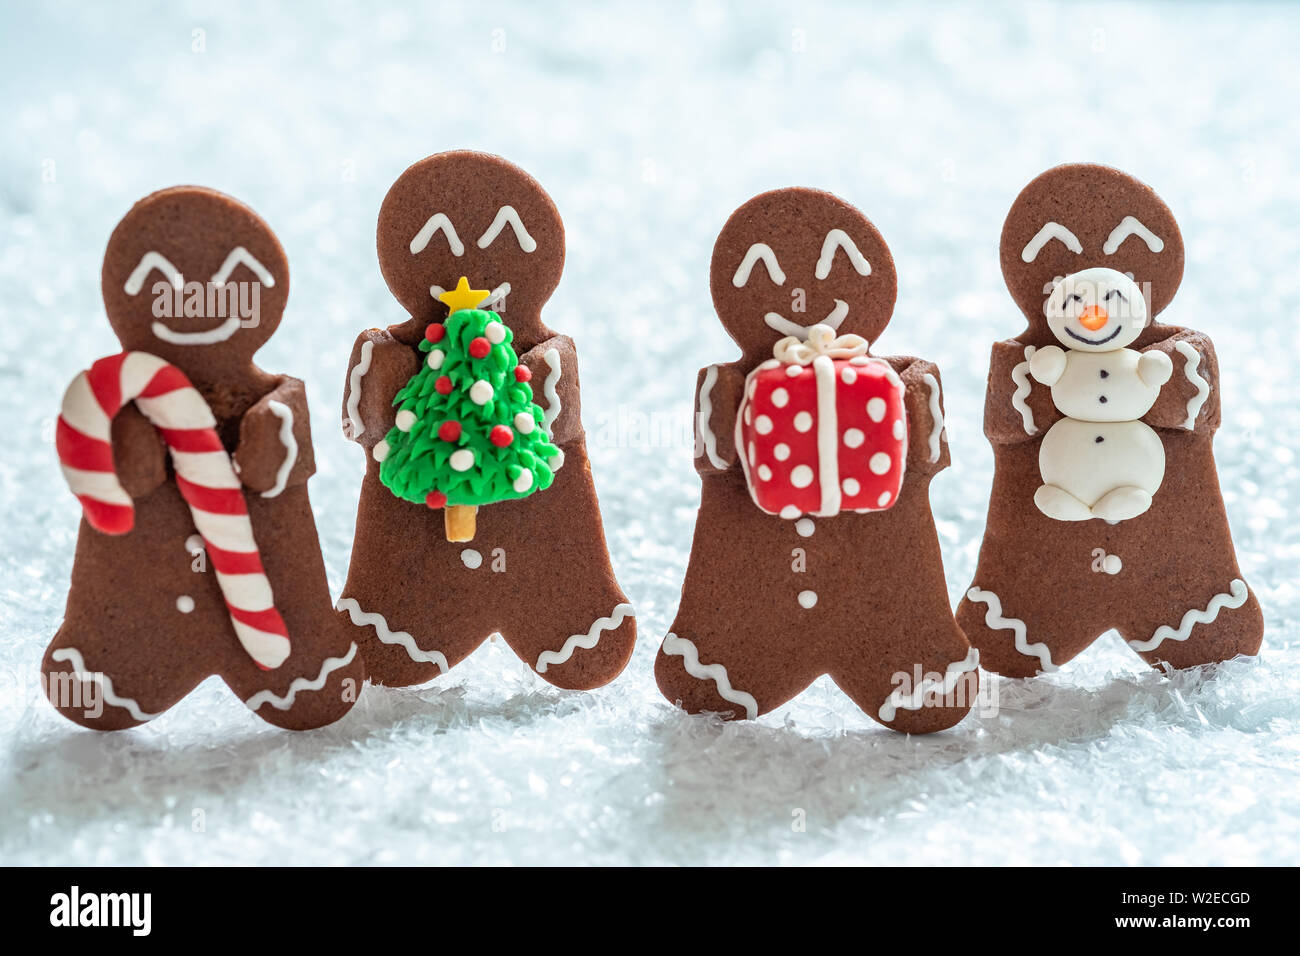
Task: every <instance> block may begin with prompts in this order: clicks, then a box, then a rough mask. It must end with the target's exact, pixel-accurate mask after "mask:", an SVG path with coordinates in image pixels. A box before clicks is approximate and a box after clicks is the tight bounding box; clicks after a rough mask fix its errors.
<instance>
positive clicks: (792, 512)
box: [781, 505, 799, 519]
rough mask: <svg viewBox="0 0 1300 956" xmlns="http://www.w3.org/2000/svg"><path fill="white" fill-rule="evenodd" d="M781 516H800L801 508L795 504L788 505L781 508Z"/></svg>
mask: <svg viewBox="0 0 1300 956" xmlns="http://www.w3.org/2000/svg"><path fill="white" fill-rule="evenodd" d="M781 517H782V518H787V519H789V518H797V517H799V509H798V508H796V507H795V506H794V505H786V506H785V507H784V508H782V509H781Z"/></svg>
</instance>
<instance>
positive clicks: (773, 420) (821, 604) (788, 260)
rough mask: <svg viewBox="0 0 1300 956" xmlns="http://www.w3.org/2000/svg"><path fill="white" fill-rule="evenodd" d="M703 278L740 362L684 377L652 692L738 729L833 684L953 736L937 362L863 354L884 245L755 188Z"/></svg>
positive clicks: (971, 682)
mask: <svg viewBox="0 0 1300 956" xmlns="http://www.w3.org/2000/svg"><path fill="white" fill-rule="evenodd" d="M711 285H712V291H713V302H714V307H715V308H716V310H717V313H718V318H719V320H720V321H721V322H722V324H723V327H724V328H726V330H727V332H728V333H729V334H730V335H731V337H732V338H733V339H735V341H736V343H737V344H738V345H739V346H740V348H741V351H742V353H743V354H742V356H741V358H740V359H739V360H738V361H735V362H731V363H729V364H724V365H711V366H709V367H708V368H705V369H703V370H702V371H701V372H700V374H699V377H698V379H697V381H696V423H697V432H698V434H697V455H696V459H695V466H696V470H697V471H699V473H700V476H701V479H702V482H703V491H702V497H701V502H700V513H699V517H698V519H697V521H696V525H695V540H694V543H693V545H692V547H691V558H690V564H689V567H688V568H687V572H686V580H685V583H684V584H683V586H682V599H681V605H680V607H679V609H678V612H677V617H676V620H675V621H674V622H673V625H672V632H671V633H670V634H669V635H668V636H667V637H666V638H665V639H664V642H663V646H662V648H661V650H660V652H659V656H658V658H657V659H656V662H655V675H656V678H657V679H658V682H659V688H660V690H661V691H662V692H663V693H664V695H665V696H666V697H667V698H668V699H669V700H672V701H676V702H679V703H680V704H681V705H682V706H683V707H685V708H686V709H687V710H689V711H692V712H699V711H710V712H717V713H721V714H725V715H728V716H731V717H750V718H753V717H757V716H758V715H759V714H763V713H766V712H767V711H769V710H771V709H773V708H774V707H777V706H778V705H780V704H782V703H784V702H785V701H787V700H789V699H790V698H792V697H793V696H795V695H796V694H798V693H799V692H800V691H802V690H803V689H804V688H805V687H807V686H808V685H809V684H810V683H811V682H812V681H814V680H815V679H816V678H818V677H819V676H821V675H822V674H830V676H831V677H832V678H833V679H834V681H835V682H836V684H838V685H839V686H840V688H842V689H843V690H844V691H845V693H847V694H848V695H849V696H850V697H851V698H852V699H853V700H854V701H855V702H856V703H857V704H858V706H859V707H861V708H862V709H863V710H864V711H866V712H867V713H868V714H869V715H870V716H871V717H873V718H874V719H875V720H877V721H879V722H880V723H882V724H885V725H886V726H889V727H892V728H894V729H896V730H901V731H907V732H914V733H924V732H929V731H936V730H942V729H944V728H946V727H950V726H952V725H953V724H955V723H957V722H958V721H959V720H961V718H962V717H963V716H964V715H965V714H966V712H967V711H968V710H969V708H970V706H971V705H972V704H973V703H974V701H975V694H976V690H977V687H978V671H977V664H978V658H979V655H978V654H977V653H976V652H975V651H974V650H972V648H971V647H970V645H969V644H968V643H967V641H966V638H965V637H964V636H963V635H962V633H961V630H960V629H959V628H958V627H957V625H956V623H955V622H954V620H953V615H952V610H951V608H950V607H949V604H948V594H947V590H946V588H945V585H944V575H943V564H942V559H941V557H940V554H939V541H938V537H937V535H936V534H935V529H934V519H933V517H932V515H931V513H930V501H929V485H930V480H931V478H933V477H934V475H935V474H936V473H938V472H939V471H940V470H941V469H943V468H945V467H947V465H948V463H949V457H948V444H947V441H946V438H945V433H944V421H943V400H942V391H941V386H940V382H939V372H938V369H937V368H936V367H935V366H934V365H932V364H931V363H929V362H926V361H923V360H921V359H916V358H909V357H889V358H878V357H876V356H873V355H872V354H871V344H872V343H873V342H874V341H875V340H876V338H877V337H878V336H879V335H880V333H881V332H883V331H884V329H885V326H886V325H887V324H888V322H889V320H890V316H891V314H892V313H893V309H894V301H895V298H896V295H897V276H896V273H895V271H894V262H893V258H892V257H891V256H890V253H889V249H888V247H887V246H886V245H885V242H884V239H883V238H882V237H881V235H880V233H879V232H877V230H876V228H875V227H874V226H873V225H872V224H871V223H870V222H869V221H868V220H867V219H866V217H865V216H863V215H862V213H860V212H859V211H858V210H856V209H854V208H853V207H852V206H850V205H848V204H847V203H845V202H844V201H842V200H840V199H838V198H837V197H835V196H832V195H830V194H829V193H825V192H818V191H815V190H811V189H781V190H777V191H774V192H769V193H764V194H762V195H760V196H757V197H755V198H754V199H751V200H750V201H749V202H747V203H745V204H744V205H743V206H741V207H740V208H739V209H738V210H736V212H735V213H733V214H732V216H731V218H730V219H729V220H728V221H727V223H726V225H725V226H724V227H723V229H722V233H721V235H720V236H719V237H718V240H717V243H716V245H715V246H714V250H713V264H712V269H711Z"/></svg>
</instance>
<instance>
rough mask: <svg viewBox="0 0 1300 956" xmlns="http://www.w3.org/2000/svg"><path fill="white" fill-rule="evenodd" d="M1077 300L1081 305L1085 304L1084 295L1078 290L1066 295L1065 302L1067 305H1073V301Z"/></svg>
mask: <svg viewBox="0 0 1300 956" xmlns="http://www.w3.org/2000/svg"><path fill="white" fill-rule="evenodd" d="M1075 302H1078V303H1079V304H1080V305H1082V304H1083V296H1081V295H1079V293H1077V292H1071V293H1070V294H1069V295H1067V296H1066V297H1065V304H1066V305H1071V304H1072V303H1075Z"/></svg>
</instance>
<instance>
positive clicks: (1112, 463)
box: [1029, 268, 1173, 522]
mask: <svg viewBox="0 0 1300 956" xmlns="http://www.w3.org/2000/svg"><path fill="white" fill-rule="evenodd" d="M1043 312H1044V314H1045V315H1046V317H1047V325H1048V327H1049V328H1050V329H1051V331H1052V334H1053V335H1055V336H1056V339H1057V341H1059V342H1060V343H1061V344H1062V345H1064V346H1066V348H1064V349H1062V348H1060V347H1058V346H1055V345H1049V346H1045V347H1044V348H1042V349H1039V350H1037V351H1036V352H1034V354H1033V355H1032V356H1031V357H1030V360H1029V373H1030V374H1031V375H1032V376H1033V377H1034V378H1035V379H1036V380H1037V381H1039V382H1042V383H1043V384H1044V385H1047V386H1050V387H1051V390H1052V403H1053V404H1054V405H1055V406H1056V408H1057V410H1058V411H1059V412H1060V413H1061V414H1062V415H1064V416H1066V417H1065V418H1062V419H1061V420H1060V421H1058V422H1057V423H1056V424H1054V425H1053V426H1052V427H1051V429H1050V430H1049V431H1048V433H1047V435H1046V436H1045V437H1044V438H1043V442H1042V445H1041V446H1040V447H1039V451H1038V467H1039V471H1040V473H1041V474H1042V478H1043V485H1042V487H1040V488H1039V489H1038V490H1037V491H1036V492H1035V493H1034V504H1036V505H1037V506H1038V510H1040V511H1041V512H1043V514H1045V515H1047V516H1048V517H1049V518H1055V519H1056V520H1057V521H1087V520H1088V519H1090V518H1103V519H1105V520H1107V521H1110V522H1117V521H1123V520H1125V519H1127V518H1135V517H1137V516H1138V515H1140V514H1142V513H1143V512H1144V511H1146V510H1147V509H1148V508H1150V507H1151V498H1152V495H1154V494H1155V493H1156V491H1158V490H1159V488H1160V483H1161V481H1163V480H1164V474H1165V449H1164V445H1163V444H1162V443H1161V441H1160V437H1159V436H1158V435H1157V434H1156V433H1155V431H1154V430H1153V429H1152V428H1151V426H1149V425H1147V424H1146V423H1145V422H1142V421H1139V420H1138V419H1140V418H1141V417H1142V416H1143V415H1145V414H1146V413H1147V412H1148V411H1150V410H1151V406H1152V405H1154V404H1155V402H1156V399H1157V398H1158V397H1159V396H1160V386H1161V385H1163V384H1164V383H1165V382H1167V381H1169V376H1170V375H1171V374H1172V373H1173V362H1171V361H1170V359H1169V356H1168V355H1166V354H1165V353H1164V352H1159V351H1147V352H1139V351H1137V350H1135V349H1131V348H1128V347H1127V346H1128V345H1130V344H1131V343H1132V342H1133V341H1135V340H1136V339H1137V337H1138V336H1139V335H1141V334H1142V330H1143V329H1144V328H1146V325H1147V307H1146V300H1145V299H1144V298H1143V297H1142V291H1141V289H1139V288H1138V285H1137V283H1136V282H1134V281H1133V279H1132V278H1130V277H1129V276H1127V275H1125V274H1124V273H1122V272H1117V271H1116V270H1114V269H1107V268H1092V269H1084V270H1083V271H1081V272H1076V273H1073V274H1072V275H1068V276H1065V277H1064V278H1062V279H1061V280H1060V281H1059V282H1057V283H1056V285H1055V287H1054V288H1053V289H1052V293H1051V295H1050V296H1048V299H1047V302H1046V304H1045V305H1044V307H1043Z"/></svg>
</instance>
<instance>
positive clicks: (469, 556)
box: [460, 548, 483, 571]
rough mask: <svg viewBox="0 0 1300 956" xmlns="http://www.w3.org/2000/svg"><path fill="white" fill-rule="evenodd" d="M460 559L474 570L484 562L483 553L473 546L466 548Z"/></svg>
mask: <svg viewBox="0 0 1300 956" xmlns="http://www.w3.org/2000/svg"><path fill="white" fill-rule="evenodd" d="M460 559H461V561H463V562H464V564H465V567H467V568H469V569H470V570H471V571H473V570H474V569H475V568H477V567H478V566H479V565H480V564H482V563H483V555H481V554H479V553H478V552H477V551H475V550H474V549H473V548H466V549H465V550H464V551H462V552H461V553H460Z"/></svg>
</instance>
